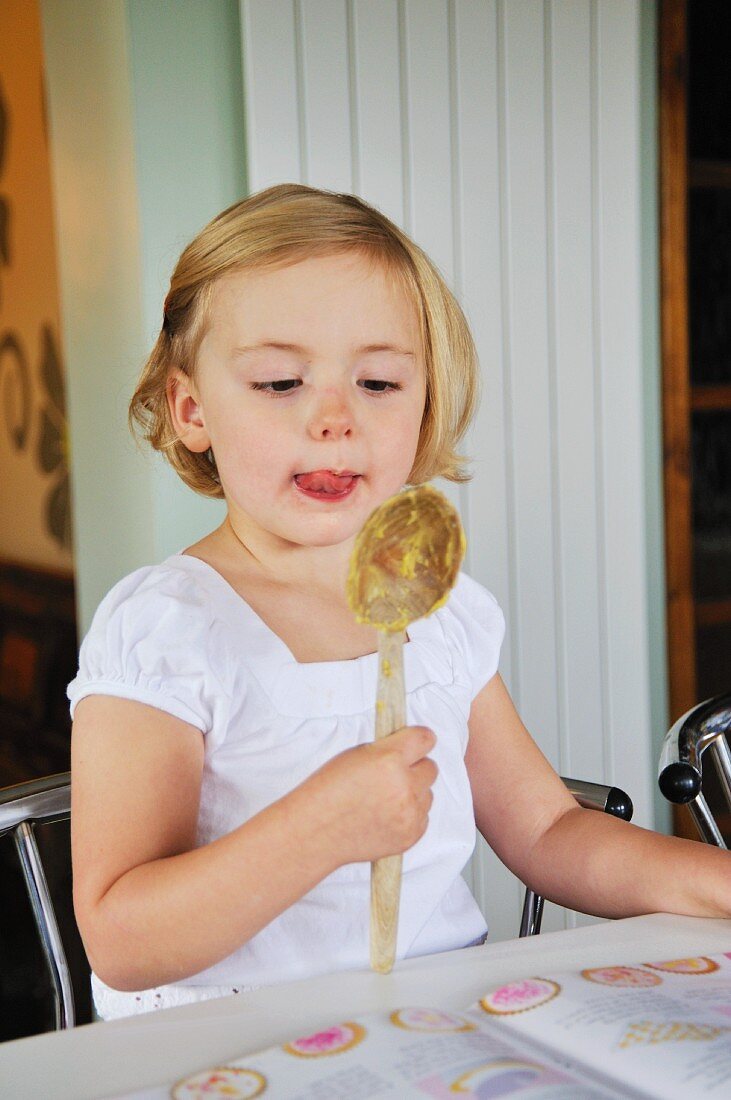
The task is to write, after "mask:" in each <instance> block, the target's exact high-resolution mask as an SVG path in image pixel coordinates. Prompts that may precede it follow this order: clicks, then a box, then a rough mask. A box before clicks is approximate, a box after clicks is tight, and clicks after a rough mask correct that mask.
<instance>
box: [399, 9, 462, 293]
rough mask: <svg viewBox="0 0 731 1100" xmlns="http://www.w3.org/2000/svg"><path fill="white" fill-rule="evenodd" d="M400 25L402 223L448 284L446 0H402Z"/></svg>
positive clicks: (450, 269)
mask: <svg viewBox="0 0 731 1100" xmlns="http://www.w3.org/2000/svg"><path fill="white" fill-rule="evenodd" d="M403 28H404V33H403V40H402V51H403V52H402V65H403V71H404V74H405V87H406V104H407V111H408V131H407V132H408V141H409V146H408V149H407V154H408V158H409V169H410V170H409V173H408V180H409V194H408V207H407V211H408V224H407V225H406V229H407V231H408V232H409V233H410V234H411V236H412V237H414V239H415V240H417V241H418V242H419V244H420V245H421V246H422V248H424V249H426V251H427V253H428V254H429V256H430V257H431V258H432V260H433V261H434V263H435V264H436V265H437V267H438V268H439V270H440V271H441V273H442V275H443V276H444V278H445V279H446V280H447V282H448V283H449V284H450V286H451V285H453V278H454V237H453V232H452V146H451V119H450V94H449V29H448V21H447V4H446V0H405V3H404V21H403Z"/></svg>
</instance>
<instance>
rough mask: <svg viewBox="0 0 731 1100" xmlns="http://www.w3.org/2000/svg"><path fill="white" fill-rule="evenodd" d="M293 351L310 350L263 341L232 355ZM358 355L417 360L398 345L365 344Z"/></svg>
mask: <svg viewBox="0 0 731 1100" xmlns="http://www.w3.org/2000/svg"><path fill="white" fill-rule="evenodd" d="M266 350H273V351H292V352H295V353H296V354H298V355H307V354H308V353H309V349H308V348H305V347H302V345H301V344H284V343H281V342H280V341H278V340H263V341H262V342H261V343H259V344H249V345H245V346H243V347H240V348H234V349H233V351H232V353H231V354H232V355H234V356H236V355H247V354H248V353H249V352H252V351H266ZM355 350H356V353H357V354H358V355H370V354H372V353H375V352H379V351H390V352H392V353H394V354H395V355H404V356H408V357H409V358H411V359H414V358H415V352H413V351H409V350H408V349H407V348H401V347H398V346H397V345H396V344H364V345H363V346H362V347H359V348H356V349H355Z"/></svg>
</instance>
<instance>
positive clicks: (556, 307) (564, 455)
mask: <svg viewBox="0 0 731 1100" xmlns="http://www.w3.org/2000/svg"><path fill="white" fill-rule="evenodd" d="M546 32H547V33H546V42H547V56H548V58H549V66H550V67H549V70H548V73H547V95H546V125H547V129H548V132H549V141H548V146H549V148H548V162H549V209H548V225H549V255H548V264H549V273H550V295H551V310H550V313H551V329H550V332H549V353H550V355H551V360H552V364H551V366H552V375H553V381H554V402H553V405H554V416H553V422H552V425H551V432H552V438H553V447H554V521H555V525H556V532H555V545H556V548H557V553H556V586H557V614H556V625H557V631H558V645H559V667H558V674H559V684H558V687H559V699H558V703H559V711H558V714H559V741H560V765H561V770H562V773H563V774H565V775H568V776H572V777H584V776H588V775H594V776H596V781H597V782H601V781H602V780H603V779H604V769H603V767H602V760H603V755H604V754H603V745H602V740H603V685H602V660H603V655H604V641H603V638H602V622H601V618H600V594H601V593H602V592H603V591H604V588H605V578H604V576H603V575H602V573H601V572H600V562H599V547H598V545H597V535H598V530H599V529H598V527H597V502H598V501H599V502H601V500H602V497H603V486H602V484H601V482H600V481H599V478H598V463H597V458H596V446H597V431H596V419H595V416H594V410H595V407H596V385H595V377H594V370H593V368H592V364H593V355H592V352H593V339H594V333H593V327H592V273H593V267H592V264H593V253H592V241H593V225H592V209H593V208H592V179H591V164H592V118H591V103H592V85H591V59H592V53H591V47H592V40H591V35H592V19H591V11H590V9H589V6H588V5H587V4H586V3H585V0H559V2H558V3H556V2H554V3H552V4H551V5H550V8H549V12H548V26H547V28H546Z"/></svg>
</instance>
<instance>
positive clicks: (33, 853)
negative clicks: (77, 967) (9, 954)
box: [0, 772, 76, 1029]
mask: <svg viewBox="0 0 731 1100" xmlns="http://www.w3.org/2000/svg"><path fill="white" fill-rule="evenodd" d="M70 815H71V774H70V772H61V773H60V774H59V775H49V776H46V777H45V778H44V779H32V780H30V781H29V782H27V783H16V784H15V785H14V786H12V787H5V788H3V789H2V790H0V835H2V834H3V833H8V832H12V834H13V838H14V840H15V846H16V849H17V852H18V858H19V860H20V865H21V870H22V872H23V878H24V880H25V885H26V889H27V891H28V897H29V898H30V903H31V907H32V909H33V917H34V920H35V923H36V927H37V929H38V934H39V936H40V940H41V946H42V948H43V954H44V956H45V959H46V964H47V966H48V972H49V975H50V978H51V984H52V987H53V996H54V1003H55V1017H56V1028H57V1029H59V1028H67V1027H73V1026H74V1023H75V1019H76V1015H75V1010H74V994H73V988H72V984H71V975H70V972H69V966H68V961H67V958H66V952H65V950H64V946H63V941H62V939H61V934H60V932H59V928H58V922H57V920H56V914H55V911H54V907H53V901H52V898H51V894H50V891H49V889H48V883H47V882H46V875H45V872H44V869H43V863H42V861H41V856H40V852H39V850H38V845H37V843H36V838H35V836H34V833H33V829H34V826H35V825H36V824H37V823H39V822H50V821H61V820H66V819H68V818H69V817H70Z"/></svg>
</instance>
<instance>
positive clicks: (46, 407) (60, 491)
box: [0, 82, 72, 551]
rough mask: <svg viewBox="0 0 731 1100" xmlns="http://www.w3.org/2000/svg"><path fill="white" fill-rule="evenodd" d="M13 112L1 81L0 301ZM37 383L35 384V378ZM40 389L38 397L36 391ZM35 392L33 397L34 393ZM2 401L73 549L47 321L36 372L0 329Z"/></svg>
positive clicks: (55, 525)
mask: <svg viewBox="0 0 731 1100" xmlns="http://www.w3.org/2000/svg"><path fill="white" fill-rule="evenodd" d="M10 135H11V112H10V107H9V104H8V100H7V96H6V95H5V94H4V91H3V87H2V82H0V306H2V304H3V283H4V282H5V281H6V279H7V278H8V276H9V275H10V273H11V270H12V260H13V257H14V250H13V247H12V241H13V232H12V230H13V222H12V211H11V202H10V198H9V197H8V195H7V194H6V193H4V192H3V172H4V169H5V167H6V165H7V161H8V149H9V146H10ZM34 377H35V379H36V380H37V383H38V384H37V385H35V386H34V385H33V379H34ZM39 394H40V397H39V396H38V395H39ZM34 395H35V396H34ZM0 400H1V401H2V415H1V416H0V430H3V431H4V432H5V434H6V436H7V439H8V441H9V443H10V445H11V447H12V449H13V450H14V451H15V452H27V455H28V459H29V461H32V462H34V463H35V465H36V466H37V468H38V470H39V471H40V472H41V473H42V474H44V475H52V477H51V478H50V482H49V484H48V487H47V488H44V489H43V490H42V491H43V493H44V501H43V524H44V526H45V529H46V531H47V533H48V534H49V535H50V536H51V538H52V539H53V540H54V542H55V543H56V544H57V545H58V546H59V548H62V549H63V550H66V551H70V550H71V544H72V543H71V502H70V491H69V463H68V432H67V422H66V402H65V394H64V382H63V369H62V364H61V357H60V353H59V348H58V340H57V337H56V336H55V334H54V331H53V327H52V325H51V324H49V323H47V322H43V323H42V324H41V325H40V330H39V339H38V352H37V360H36V366H35V371H33V373H32V372H31V366H30V363H29V356H28V352H27V350H26V348H25V347H24V344H23V341H22V338H21V336H20V335H19V333H17V332H15V331H14V330H13V329H11V328H6V329H5V330H3V331H0Z"/></svg>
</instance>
